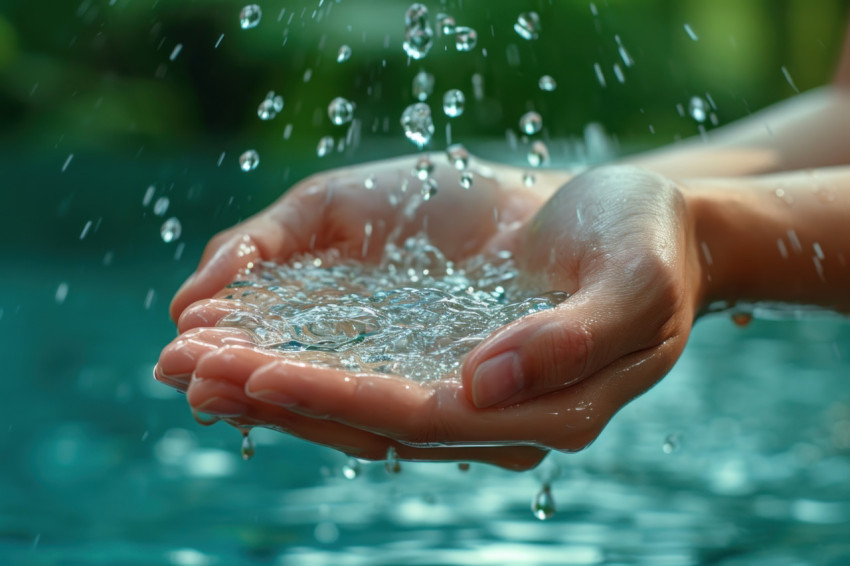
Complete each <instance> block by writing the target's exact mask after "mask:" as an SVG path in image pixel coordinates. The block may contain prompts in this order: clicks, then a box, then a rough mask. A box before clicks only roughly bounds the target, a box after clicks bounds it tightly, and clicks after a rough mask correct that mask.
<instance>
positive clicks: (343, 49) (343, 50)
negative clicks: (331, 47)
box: [336, 45, 351, 63]
mask: <svg viewBox="0 0 850 566" xmlns="http://www.w3.org/2000/svg"><path fill="white" fill-rule="evenodd" d="M349 59H351V48H350V47H349V46H347V45H342V46H340V48H339V51H337V54H336V62H337V63H345V62H346V61H348V60H349Z"/></svg>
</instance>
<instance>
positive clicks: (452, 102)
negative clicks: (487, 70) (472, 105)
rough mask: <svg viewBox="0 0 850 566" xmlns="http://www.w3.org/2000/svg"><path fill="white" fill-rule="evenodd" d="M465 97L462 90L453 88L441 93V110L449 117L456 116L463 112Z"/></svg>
mask: <svg viewBox="0 0 850 566" xmlns="http://www.w3.org/2000/svg"><path fill="white" fill-rule="evenodd" d="M465 104H466V97H465V96H464V95H463V91H461V90H458V89H456V88H453V89H451V90H449V91H446V94H444V95H443V112H444V113H445V114H446V116H448V117H449V118H457V117H458V116H460V115H461V114H463V108H464V105H465Z"/></svg>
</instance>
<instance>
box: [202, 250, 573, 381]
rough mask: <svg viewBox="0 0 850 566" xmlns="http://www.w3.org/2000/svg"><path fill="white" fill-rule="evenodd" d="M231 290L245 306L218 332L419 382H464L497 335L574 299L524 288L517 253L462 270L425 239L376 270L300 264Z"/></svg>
mask: <svg viewBox="0 0 850 566" xmlns="http://www.w3.org/2000/svg"><path fill="white" fill-rule="evenodd" d="M230 288H231V290H232V294H231V295H228V296H227V298H230V299H232V300H234V301H238V302H240V303H242V304H243V305H244V307H245V308H244V309H243V310H240V311H238V312H235V313H232V314H229V315H228V316H226V317H225V318H223V319H222V320H221V321H220V322H219V326H228V327H235V328H241V329H243V330H247V331H249V332H251V334H252V335H253V336H254V338H255V339H256V341H257V342H258V343H259V344H260V345H261V346H263V347H265V348H269V349H273V350H279V351H284V352H287V354H288V355H289V356H290V357H294V358H297V359H299V360H301V361H305V362H309V363H312V364H316V365H322V366H327V367H334V368H338V369H343V370H346V371H350V372H353V373H381V374H389V375H396V376H400V377H406V378H408V379H412V380H415V381H420V382H421V381H431V380H437V379H443V378H457V377H459V370H460V367H461V364H462V362H463V358H464V356H465V355H466V354H467V353H469V352H470V351H471V350H472V349H473V348H474V347H475V346H476V345H478V344H479V343H480V342H481V341H482V340H483V339H484V338H486V337H487V336H488V335H489V334H490V333H492V332H493V331H494V330H496V329H498V328H500V327H502V326H504V325H505V324H508V323H509V322H512V321H514V320H516V319H518V318H520V317H522V316H524V315H527V314H531V313H534V312H539V311H542V310H545V309H549V308H552V307H554V306H556V305H557V304H559V303H560V302H562V301H563V300H564V299H566V298H567V294H566V293H562V292H558V291H552V292H545V293H544V292H542V290H537V291H535V290H532V289H529V288H527V287H525V286H524V285H523V283H522V278H521V277H520V274H519V272H518V270H517V269H516V266H515V264H514V262H513V260H512V259H511V258H510V257H509V255H504V254H503V255H501V256H494V257H491V258H485V257H483V256H474V257H472V258H469V259H466V260H464V261H462V262H459V263H457V264H455V263H454V262H452V261H448V260H446V258H445V256H444V255H443V254H442V253H441V252H440V250H439V249H437V248H436V247H434V246H433V245H431V244H430V243H429V242H428V241H427V239H426V238H425V237H424V236H419V237H415V238H409V239H408V240H407V241H406V242H405V243H404V245H402V246H395V245H389V246H387V248H386V250H385V254H384V258H383V259H382V261H381V262H380V263H379V264H377V265H364V264H363V263H361V262H357V261H351V260H348V261H344V260H339V259H337V258H335V257H334V255H333V254H325V255H322V256H300V257H297V258H295V259H294V260H293V261H292V262H290V263H288V264H286V265H275V264H271V263H266V264H263V265H261V266H259V267H258V268H255V269H253V270H252V271H251V272H250V273H249V274H247V275H246V276H245V277H243V278H241V279H240V280H239V281H237V282H235V283H233V284H232V285H230Z"/></svg>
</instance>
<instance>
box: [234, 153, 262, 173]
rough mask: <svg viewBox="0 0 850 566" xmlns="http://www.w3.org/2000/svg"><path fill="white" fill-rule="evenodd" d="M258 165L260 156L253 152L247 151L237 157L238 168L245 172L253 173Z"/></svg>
mask: <svg viewBox="0 0 850 566" xmlns="http://www.w3.org/2000/svg"><path fill="white" fill-rule="evenodd" d="M259 165H260V154H258V153H257V152H256V151H255V150H253V149H249V150H248V151H246V152H245V153H243V154H242V155H240V156H239V168H240V169H242V170H243V171H245V172H246V173H247V172H249V171H253V170H254V169H256V168H257V167H258V166H259Z"/></svg>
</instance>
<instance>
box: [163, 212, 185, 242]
mask: <svg viewBox="0 0 850 566" xmlns="http://www.w3.org/2000/svg"><path fill="white" fill-rule="evenodd" d="M182 233H183V227H182V226H181V225H180V221H179V220H178V219H177V218H175V217H173V216H172V217H171V218H169V219H168V220H166V221H165V222H163V223H162V227H161V228H160V229H159V234H160V235H161V236H162V241H163V242H165V243H166V244H168V243H171V242H173V241H174V240H177V239H179V238H180V234H182Z"/></svg>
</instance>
